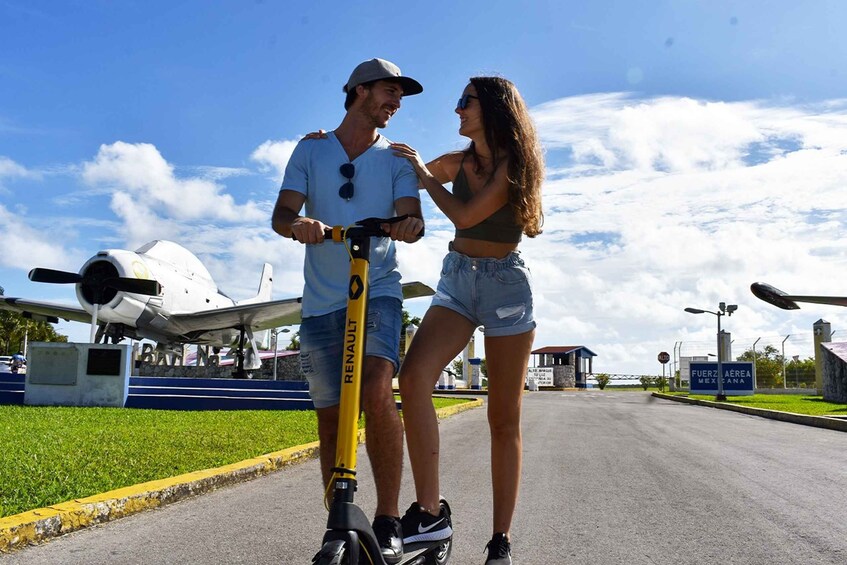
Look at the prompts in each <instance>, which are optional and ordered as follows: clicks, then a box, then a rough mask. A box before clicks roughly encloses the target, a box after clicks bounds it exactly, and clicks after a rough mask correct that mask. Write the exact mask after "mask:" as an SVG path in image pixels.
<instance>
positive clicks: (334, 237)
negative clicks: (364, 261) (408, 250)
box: [291, 214, 426, 242]
mask: <svg viewBox="0 0 847 565" xmlns="http://www.w3.org/2000/svg"><path fill="white" fill-rule="evenodd" d="M408 217H409V215H408V214H403V215H402V216H395V217H393V218H365V219H364V220H359V221H358V222H356V224H355V225H354V226H351V227H344V226H333V227H331V228H325V229H324V239H325V240H329V241H335V242H341V241H344V240H345V239H350V238H352V237H385V236H387V235H388V232H386V231H385V230H383V229H382V226H383V225H384V224H396V223H397V222H401V221H403V220H405V219H406V218H408ZM425 229H426V228H425V227H422V228H421V231H420V232H418V237H417V238H418V239H420V238H422V237H423V236H424V231H425ZM291 239H293V240H294V241H297V237H296V236H295V235H294V233H293V232H292V234H291Z"/></svg>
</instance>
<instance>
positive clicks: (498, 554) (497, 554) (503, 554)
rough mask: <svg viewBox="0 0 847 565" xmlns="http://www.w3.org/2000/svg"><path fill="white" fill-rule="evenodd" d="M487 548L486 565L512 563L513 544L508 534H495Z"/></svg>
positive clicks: (507, 564)
mask: <svg viewBox="0 0 847 565" xmlns="http://www.w3.org/2000/svg"><path fill="white" fill-rule="evenodd" d="M485 549H487V550H488V559H486V560H485V565H512V544H510V543H509V540H508V539H506V534H494V537H493V538H491V541H490V542H488V545H486V546H485Z"/></svg>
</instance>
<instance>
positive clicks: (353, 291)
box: [348, 275, 365, 300]
mask: <svg viewBox="0 0 847 565" xmlns="http://www.w3.org/2000/svg"><path fill="white" fill-rule="evenodd" d="M364 290H365V285H364V284H362V278H361V277H360V276H359V275H353V276H352V277H350V288H349V289H348V292H349V294H350V300H356V299H357V298H359V297H360V296H362V292H363V291H364Z"/></svg>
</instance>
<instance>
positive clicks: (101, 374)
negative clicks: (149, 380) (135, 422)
mask: <svg viewBox="0 0 847 565" xmlns="http://www.w3.org/2000/svg"><path fill="white" fill-rule="evenodd" d="M131 360H132V355H131V350H130V346H129V345H104V344H96V343H52V342H50V343H33V344H31V345H30V355H29V367H28V370H27V375H26V385H25V389H24V404H30V405H38V406H116V407H123V406H124V405H125V404H126V399H127V395H128V394H129V376H130V373H131V370H130V365H131Z"/></svg>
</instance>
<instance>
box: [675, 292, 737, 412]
mask: <svg viewBox="0 0 847 565" xmlns="http://www.w3.org/2000/svg"><path fill="white" fill-rule="evenodd" d="M736 310H738V305H736V304H730V305H729V306H727V304H726V302H721V303H719V304H718V311H717V312H712V311H711V310H701V309H700V308H686V309H685V311H686V312H688V313H689V314H713V315H715V316H717V317H718V394H717V395H716V396H715V400H716V401H718V402H721V401H724V400H726V394H724V392H723V354H722V351H721V345H722V344H721V316H723V315H724V314H725V315H727V316H732V313H733V312H735V311H736Z"/></svg>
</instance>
